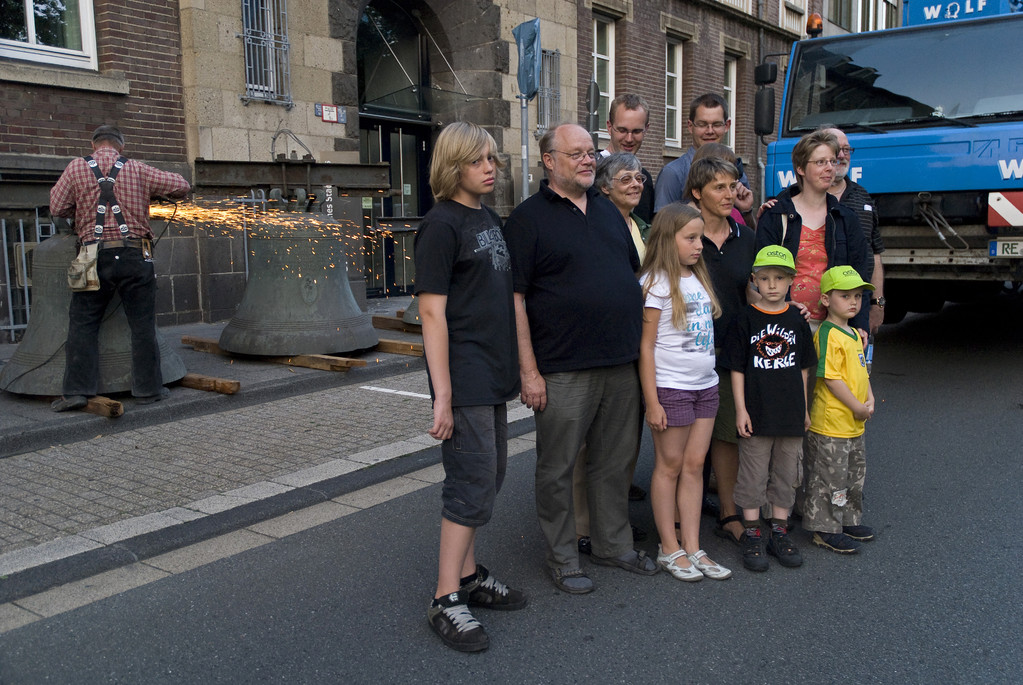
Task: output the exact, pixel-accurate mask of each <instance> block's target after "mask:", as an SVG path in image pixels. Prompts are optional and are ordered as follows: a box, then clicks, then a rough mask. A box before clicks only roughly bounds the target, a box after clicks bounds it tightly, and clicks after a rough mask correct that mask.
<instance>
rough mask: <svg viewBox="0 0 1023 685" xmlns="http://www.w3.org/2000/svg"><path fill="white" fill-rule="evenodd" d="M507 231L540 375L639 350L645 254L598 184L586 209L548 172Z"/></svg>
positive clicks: (628, 357)
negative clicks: (556, 187)
mask: <svg viewBox="0 0 1023 685" xmlns="http://www.w3.org/2000/svg"><path fill="white" fill-rule="evenodd" d="M504 234H505V240H506V241H507V243H508V249H509V251H510V252H511V258H512V278H513V284H514V288H515V292H517V293H522V294H524V295H525V301H526V314H527V316H528V318H529V330H530V335H531V338H532V343H533V353H534V355H535V356H536V363H537V367H538V368H539V370H540V373H541V374H544V373H557V372H563V371H580V370H583V369H591V368H600V367H607V366H616V365H618V364H625V363H627V362H631V361H634V360H635V359H637V358H638V357H639V338H640V333H641V329H642V321H643V297H642V292H641V289H640V285H639V281H638V280H636V276H635V272H636V271H638V270H639V256H638V255H637V253H636V246H635V245H634V244H633V242H632V238H631V236H630V235H629V230H628V227H627V226H626V225H625V219H623V218H622V214H621V212H619V211H618V209H617V208H616V207H615V206H614V205H613V204H612V203H611V201H610V200H608V199H607V198H606V197H604V195H603V194H602V193H600V192H599V191H598V190H597V189H596V188H592V187H591V188H590V189H589V190H588V191H587V201H586V213H585V214H583V212H581V211H580V210H579V208H578V207H576V206H575V204H573V203H572V201H571V200H569V199H568V198H565V197H562V196H560V195H558V194H557V193H555V192H554V191H552V190H551V189H550V187H549V185H548V182H547V180H546V179H544V180H543V181H541V182H540V190H539V191H538V192H537V193H535V194H534V195H533V196H532V197H529V198H528V199H526V200H525V201H524V202H522V203H521V204H520V205H519V206H518V207H516V208H515V210H514V211H513V212H512V213H511V216H509V217H508V220H507V222H505V227H504Z"/></svg>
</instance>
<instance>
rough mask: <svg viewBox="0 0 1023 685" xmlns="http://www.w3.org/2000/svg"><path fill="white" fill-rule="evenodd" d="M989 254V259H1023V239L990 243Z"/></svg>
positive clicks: (988, 246) (988, 245) (992, 241)
mask: <svg viewBox="0 0 1023 685" xmlns="http://www.w3.org/2000/svg"><path fill="white" fill-rule="evenodd" d="M987 254H988V256H989V257H1010V258H1013V257H1014V258H1016V259H1023V238H1016V239H1014V240H991V241H988V244H987Z"/></svg>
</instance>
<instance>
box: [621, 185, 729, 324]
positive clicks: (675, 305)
mask: <svg viewBox="0 0 1023 685" xmlns="http://www.w3.org/2000/svg"><path fill="white" fill-rule="evenodd" d="M700 218H701V216H700V210H698V209H693V208H692V207H690V206H689V205H687V204H683V203H681V202H673V203H671V204H670V205H668V206H666V207H665V208H664V209H662V210H661V211H659V212H657V214H656V215H655V216H654V223H653V224H652V225H651V226H650V235H649V237H648V238H647V242H646V257H644V258H643V266H642V268H641V269H640V270H639V276H640V278H641V279H643V278H644V277H646V276H649V278H646V283H644V285H643V300H644V301H646V298H647V295H648V294H649V293H650V288H651V287H652V286H653V284H654V281H656V280H657V277H658V276H663V277H664V278H666V279H667V280H668V289H669V292H670V293H671V325H672V326H674V327H675V328H677V329H679V330H682V329H683V328H685V325H686V300H685V297H683V295H682V288H680V287H679V280H680V279H681V278H682V265H681V264H680V263H679V261H678V245H677V244H676V243H675V234H676V233H678V232H679V231H681V230H682V229H683V228H684V227H685V226H686V225H687V224H688V223H689V222H690V221H692V220H693V219H700ZM690 268H691V269H692V270H693V274H694V275H695V276H696V280H698V281H699V282H700V285H702V286H703V288H704V289H705V290H706V291H707V294H708V295H709V296H710V304H711V312H712V314H713V316H714V318H715V319H716V318H718V317H719V316H721V304H720V303H719V302H718V298H717V295H715V294H714V286H713V284H712V283H711V280H710V272H709V271H708V270H707V263H706V262H705V261H703V255H702V254H701V255H700V259H699V260H698V261H697V262H696V264H693V266H692V267H690Z"/></svg>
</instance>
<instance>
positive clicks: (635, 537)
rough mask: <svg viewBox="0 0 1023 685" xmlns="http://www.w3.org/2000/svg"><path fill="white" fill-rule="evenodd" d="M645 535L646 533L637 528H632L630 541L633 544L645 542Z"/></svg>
mask: <svg viewBox="0 0 1023 685" xmlns="http://www.w3.org/2000/svg"><path fill="white" fill-rule="evenodd" d="M646 538H647V534H646V531H645V530H643V529H642V528H640V527H638V526H632V541H633V542H646Z"/></svg>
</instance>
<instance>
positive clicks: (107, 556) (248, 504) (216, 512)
mask: <svg viewBox="0 0 1023 685" xmlns="http://www.w3.org/2000/svg"><path fill="white" fill-rule="evenodd" d="M358 380H359V382H362V381H365V380H367V378H366V377H365V376H360V377H359V379H358ZM353 382H354V381H353ZM303 387H304V388H305V391H306V392H308V384H305V385H304V386H303ZM276 399H280V397H279V395H278V396H277V397H276ZM523 409H524V408H523ZM174 418H182V417H180V416H179V417H174ZM168 420H174V419H173V418H172V419H168ZM146 425H152V423H151V422H149V423H148V424H146ZM533 430H535V425H534V420H533V417H532V415H531V413H530V415H529V416H528V417H526V418H521V419H518V420H514V421H510V422H509V425H508V436H509V438H515V437H518V436H521V435H524V434H526V433H529V432H531V431H533ZM399 445H400V446H401V447H400V448H399V449H405V450H408V451H406V452H404V453H399V454H398V455H393V456H392V457H390V458H387V457H386V456H384V455H382V454H381V455H380V459H381V460H380V461H376V463H368V464H367V466H366V467H364V468H360V469H358V470H356V471H351V472H349V473H343V474H340V475H333V476H330V475H326V474H327V473H328V472H329V470H330V468H329V467H330V465H329V464H327V465H323V467H314V468H312V469H305V470H303V471H300V472H296V473H294V474H289V476H286V477H284V478H278V479H276V480H275V481H274V483H272V484H271V483H261V484H257V485H256V486H248V487H247V488H240V489H239V491H233V492H231V493H222V494H221V495H218V496H215V497H212V498H207V500H204V501H202V502H193V503H192V504H191V505H189V507H188V508H185V507H179V508H176V509H175V510H168V511H165V512H159V513H153V514H147V515H145V516H140V517H135V518H133V519H128V520H125V521H121V522H119V523H117V524H113V525H111V526H104V527H103V528H101V529H93V530H91V531H84V532H83V533H79V534H78V535H74V536H70V537H68V538H62V539H60V540H54V541H52V542H49V543H44V544H43V545H39V546H37V547H33V548H26V549H23V550H17V551H15V552H12V553H9V554H7V555H3V556H0V569H2V568H3V567H4V566H7V567H8V568H9V569H11V570H10V571H9V572H8V574H7V575H0V604H6V603H9V602H13V601H16V600H18V599H22V598H24V597H27V596H30V595H34V594H38V593H40V592H43V591H45V590H48V589H50V588H53V587H56V586H59V585H64V584H66V583H70V582H73V581H76V580H81V579H83V578H88V577H90V576H93V575H96V574H99V573H102V572H104V571H109V570H112V569H116V568H120V567H123V566H127V565H129V564H133V563H136V562H138V561H141V560H143V559H147V558H151V557H154V556H157V555H159V554H163V553H165V552H168V551H171V550H174V549H178V548H180V547H184V546H186V545H191V544H194V543H197V542H201V541H203V540H207V539H209V538H212V537H216V536H218V535H223V534H225V533H229V532H231V531H234V530H239V529H241V528H245V527H248V526H251V525H253V524H255V523H259V522H261V521H265V520H267V519H271V518H274V517H277V516H282V515H284V514H287V513H289V512H292V511H296V510H298V509H303V508H306V507H310V506H313V505H316V504H320V503H323V502H327V501H329V500H331V499H333V498H336V497H339V496H342V495H345V494H348V493H350V492H354V491H356V490H360V489H362V488H366V487H369V486H371V485H375V484H377V483H381V482H384V481H387V480H390V479H392V478H396V477H398V476H403V475H406V474H409V473H412V472H414V471H417V470H419V469H422V468H424V467H427V466H432V465H434V464H438V463H440V445H433V446H429V447H422V448H418V449H417V447H419V445H420V443H417V442H416V441H415V440H406V441H402V442H400V443H394V444H392V445H386V446H384V447H382V448H375V449H374V450H369V451H368V452H383V451H386V450H388V449H393V448H394V447H396V446H399ZM364 456H367V457H371V455H369V454H368V453H367V454H366V455H364ZM324 467H326V468H324ZM318 473H319V474H320V475H326V477H323V478H322V479H318V478H317V474H318ZM289 478H290V479H292V482H294V483H295V485H294V486H293V487H292V489H284V490H283V491H281V490H282V489H283V488H287V487H289V486H287V485H282V486H281V487H280V488H274V487H264V486H268V485H269V486H272V485H273V484H280V483H281V481H282V480H286V479H289ZM242 490H244V491H246V492H245V493H242V492H240V491H242ZM218 498H221V499H222V500H223V499H226V500H229V501H225V502H221V503H219V504H218V502H215V501H213V500H217V499H218ZM231 500H234V501H231ZM245 500H248V501H245ZM235 501H237V502H239V503H237V504H236V503H235ZM232 504H233V506H230V505H232ZM193 507H195V508H193ZM196 508H199V509H201V508H207V509H208V510H209V513H206V514H204V513H200V512H199V511H197V510H196ZM4 557H6V559H5V558H4ZM0 573H3V571H2V570H0Z"/></svg>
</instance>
